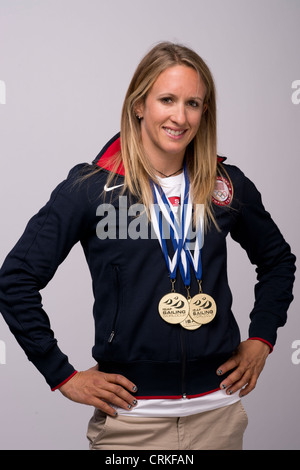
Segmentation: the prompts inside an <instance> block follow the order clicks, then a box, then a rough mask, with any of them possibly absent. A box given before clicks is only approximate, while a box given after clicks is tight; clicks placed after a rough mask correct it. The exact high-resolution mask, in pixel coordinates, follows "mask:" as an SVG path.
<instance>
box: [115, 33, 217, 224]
mask: <svg viewBox="0 0 300 470" xmlns="http://www.w3.org/2000/svg"><path fill="white" fill-rule="evenodd" d="M175 65H185V66H187V67H192V68H193V69H194V70H196V72H197V73H198V74H199V77H200V78H201V80H202V81H203V83H204V85H205V88H206V94H205V98H204V104H203V105H204V107H205V112H204V113H203V115H202V118H201V123H200V126H199V129H198V131H197V134H196V136H195V137H194V139H193V141H192V142H191V143H190V144H189V146H188V148H187V150H186V163H187V170H188V175H189V179H190V191H191V197H192V201H193V204H194V207H195V208H196V207H199V206H200V205H202V207H203V206H204V214H205V221H206V222H208V221H209V220H212V221H213V222H214V223H215V220H214V216H213V209H212V194H213V190H214V188H215V183H216V176H217V171H218V170H217V117H216V92H215V85H214V80H213V77H212V74H211V72H210V70H209V68H208V66H207V65H206V63H205V62H204V60H203V59H202V58H201V57H199V55H198V54H197V53H196V52H194V51H193V50H192V49H190V48H188V47H186V46H183V45H180V44H174V43H170V42H161V43H159V44H157V45H156V46H154V47H153V48H152V49H151V50H150V51H149V52H148V53H147V54H146V55H145V56H144V58H143V59H142V60H141V62H140V63H139V65H138V67H137V68H136V71H135V73H134V75H133V77H132V79H131V82H130V84H129V87H128V90H127V93H126V96H125V99H124V103H123V108H122V114H121V151H120V152H119V153H118V154H116V155H115V156H114V165H115V166H114V168H115V169H117V168H118V167H119V165H120V164H121V163H122V164H123V165H124V169H125V185H124V191H125V190H126V189H128V190H129V192H130V193H131V194H132V195H134V196H135V197H137V198H138V200H139V202H140V203H142V204H143V205H144V206H145V208H146V210H147V211H148V214H149V208H150V205H151V204H152V202H153V196H152V190H151V185H150V180H151V179H152V180H153V181H156V175H155V171H154V169H153V167H152V165H151V163H150V161H149V159H148V158H147V156H146V154H145V151H144V148H143V143H142V137H141V129H140V121H139V119H138V118H137V116H136V109H137V107H138V105H139V104H141V103H144V102H145V100H146V97H147V93H148V92H149V90H150V89H151V87H152V86H153V84H154V82H155V81H156V80H157V78H158V76H159V75H160V74H161V73H162V72H163V71H164V70H166V69H167V68H169V67H173V66H175ZM113 177H114V174H113V173H112V174H111V175H110V177H109V179H113ZM195 214H196V212H195ZM195 217H196V218H197V215H196V216H195Z"/></svg>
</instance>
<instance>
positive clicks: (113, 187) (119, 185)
mask: <svg viewBox="0 0 300 470" xmlns="http://www.w3.org/2000/svg"><path fill="white" fill-rule="evenodd" d="M121 186H124V184H118V186H110V187H109V188H108V187H107V186H106V185H105V186H104V191H106V192H107V191H112V190H113V189H116V188H120V187H121Z"/></svg>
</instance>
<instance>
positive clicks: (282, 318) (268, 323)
mask: <svg viewBox="0 0 300 470" xmlns="http://www.w3.org/2000/svg"><path fill="white" fill-rule="evenodd" d="M237 187H238V191H237V196H236V197H237V199H238V203H239V204H240V212H239V215H238V217H237V218H236V223H235V225H234V228H233V229H232V231H231V236H232V238H233V239H234V240H235V241H237V242H238V243H240V245H241V246H242V247H243V248H244V249H245V250H246V252H247V255H248V257H249V259H250V261H251V263H252V264H254V265H256V273H257V281H258V282H257V284H256V285H255V303H254V306H253V309H252V311H251V313H250V320H251V321H250V326H249V339H260V340H262V341H264V342H266V343H268V344H269V345H270V346H271V350H272V348H273V346H274V345H275V343H276V339H277V329H278V327H281V326H283V325H284V324H285V323H286V320H287V310H288V308H289V305H290V303H291V301H292V300H293V294H292V289H293V283H294V277H295V270H296V268H295V261H296V258H295V256H294V255H293V254H292V253H291V249H290V246H289V245H288V243H287V242H286V241H285V240H284V238H283V236H282V234H281V232H280V231H279V229H278V227H277V225H276V224H275V223H274V221H273V220H272V218H271V216H270V214H269V213H268V212H267V211H266V210H265V208H264V205H263V203H262V199H261V195H260V193H259V191H258V190H257V188H256V187H255V185H254V184H253V183H252V182H251V181H250V180H249V179H248V178H247V177H245V175H244V174H243V173H242V174H241V177H240V179H239V182H238V184H237Z"/></svg>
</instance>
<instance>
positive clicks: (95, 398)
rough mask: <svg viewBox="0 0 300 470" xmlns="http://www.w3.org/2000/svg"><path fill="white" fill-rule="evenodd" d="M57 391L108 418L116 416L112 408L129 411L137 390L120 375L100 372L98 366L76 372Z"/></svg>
mask: <svg viewBox="0 0 300 470" xmlns="http://www.w3.org/2000/svg"><path fill="white" fill-rule="evenodd" d="M59 390H60V391H61V393H62V394H63V395H64V396H65V397H67V398H69V399H70V400H72V401H75V402H77V403H82V404H85V405H91V406H94V407H95V408H98V409H99V410H101V411H103V412H104V413H106V414H108V415H110V416H115V415H116V410H115V409H114V408H113V406H117V407H120V408H124V409H126V410H130V409H131V408H132V407H133V406H134V405H136V403H137V401H136V399H135V398H134V395H132V393H134V392H136V390H137V387H136V386H135V384H134V383H132V382H131V381H130V380H128V379H126V377H124V376H122V375H119V374H107V373H105V372H101V371H99V370H98V366H95V367H92V368H91V369H88V370H86V371H82V372H77V374H75V375H74V376H73V377H72V378H71V379H70V380H68V382H66V383H65V384H63V385H62V386H61V387H60V388H59Z"/></svg>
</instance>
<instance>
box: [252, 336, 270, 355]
mask: <svg viewBox="0 0 300 470" xmlns="http://www.w3.org/2000/svg"><path fill="white" fill-rule="evenodd" d="M251 339H256V340H257V341H262V342H263V343H265V344H267V345H268V346H269V348H270V354H271V352H273V346H272V344H271V343H269V341H267V340H265V339H263V338H257V337H252V338H248V340H251Z"/></svg>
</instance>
